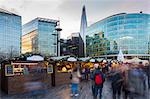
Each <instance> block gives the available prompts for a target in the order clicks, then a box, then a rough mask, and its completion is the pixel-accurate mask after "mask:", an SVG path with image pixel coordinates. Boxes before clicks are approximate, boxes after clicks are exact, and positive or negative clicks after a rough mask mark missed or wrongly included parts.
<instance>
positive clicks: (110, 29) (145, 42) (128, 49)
mask: <svg viewBox="0 0 150 99" xmlns="http://www.w3.org/2000/svg"><path fill="white" fill-rule="evenodd" d="M149 30H150V14H145V13H142V12H140V13H129V14H127V13H120V14H115V15H112V16H109V17H107V18H105V19H102V20H100V21H98V22H96V23H94V24H92V25H90V26H89V27H88V28H87V31H86V32H87V38H86V39H88V38H89V37H94V36H95V35H96V34H99V33H101V32H103V33H104V38H107V40H108V41H109V42H110V44H107V48H106V52H105V53H102V54H100V55H106V56H113V55H114V56H115V55H116V54H118V53H119V50H120V49H122V51H123V53H124V54H125V55H126V56H141V57H147V56H149V54H150V47H149V46H150V45H149V44H150V31H149ZM97 42H98V39H97ZM90 43H91V42H88V43H87V44H90ZM97 44H98V45H99V43H97ZM88 48H89V45H87V52H88V50H89V49H88ZM97 50H99V49H97ZM95 53H97V54H98V55H97V54H95ZM93 54H95V56H99V52H98V51H96V52H90V53H87V55H89V56H91V55H93Z"/></svg>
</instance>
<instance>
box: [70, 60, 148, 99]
mask: <svg viewBox="0 0 150 99" xmlns="http://www.w3.org/2000/svg"><path fill="white" fill-rule="evenodd" d="M93 66H94V68H93V69H91V68H89V66H85V67H84V68H81V64H77V66H76V67H75V68H74V69H73V71H72V73H71V74H72V78H71V79H72V94H71V96H73V95H74V93H75V96H78V95H79V93H78V84H79V81H89V80H91V81H92V86H91V89H92V92H93V96H94V97H93V98H94V99H97V96H98V94H99V99H101V97H102V91H103V90H102V89H103V83H104V82H105V81H106V80H107V81H109V82H111V88H112V94H113V95H112V96H113V99H121V97H123V99H128V98H129V99H136V97H139V96H140V97H144V96H145V95H146V94H147V93H146V92H147V91H148V90H149V89H150V64H149V63H146V64H145V65H143V63H142V62H139V63H123V62H118V61H113V62H107V61H106V60H104V61H102V62H101V63H94V65H93ZM97 74H99V75H100V76H97ZM97 83H99V84H97ZM143 99H145V98H143Z"/></svg>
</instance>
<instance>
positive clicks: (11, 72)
mask: <svg viewBox="0 0 150 99" xmlns="http://www.w3.org/2000/svg"><path fill="white" fill-rule="evenodd" d="M13 75H14V68H13V65H11V64H8V65H5V76H13Z"/></svg>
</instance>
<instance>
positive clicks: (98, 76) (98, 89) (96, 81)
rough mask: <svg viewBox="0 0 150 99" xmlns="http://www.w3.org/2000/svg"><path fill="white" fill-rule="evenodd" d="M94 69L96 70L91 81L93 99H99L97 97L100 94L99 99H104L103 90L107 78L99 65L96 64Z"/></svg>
mask: <svg viewBox="0 0 150 99" xmlns="http://www.w3.org/2000/svg"><path fill="white" fill-rule="evenodd" d="M94 68H95V69H94V71H93V73H92V75H91V79H92V80H93V85H92V91H93V97H94V99H97V95H98V94H99V99H102V89H103V83H104V81H105V77H104V74H103V73H102V71H101V70H100V67H99V64H94Z"/></svg>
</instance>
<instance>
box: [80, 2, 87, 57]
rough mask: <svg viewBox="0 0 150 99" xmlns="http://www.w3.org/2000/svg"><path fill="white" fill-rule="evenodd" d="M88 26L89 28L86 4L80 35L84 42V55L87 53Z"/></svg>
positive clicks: (83, 9) (83, 10)
mask: <svg viewBox="0 0 150 99" xmlns="http://www.w3.org/2000/svg"><path fill="white" fill-rule="evenodd" d="M86 28H87V18H86V9H85V5H84V6H83V8H82V16H81V25H80V35H81V38H82V40H83V43H84V47H83V48H84V55H85V54H86Z"/></svg>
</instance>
